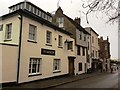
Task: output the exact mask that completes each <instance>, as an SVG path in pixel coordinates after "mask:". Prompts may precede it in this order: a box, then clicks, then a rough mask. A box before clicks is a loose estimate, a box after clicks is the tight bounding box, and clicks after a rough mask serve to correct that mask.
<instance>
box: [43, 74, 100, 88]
mask: <svg viewBox="0 0 120 90" xmlns="http://www.w3.org/2000/svg"><path fill="white" fill-rule="evenodd" d="M99 74H102V73H98V74H95V75H91V76H86V77H83V78H79V79H74V80H70V81H66V82H62V83H58V84H54V85H50V86H48V87H43V89H48V88H52V87H56V86H60V85H63V84H67V83H71V82H75V81H79V80H82V79H86V78H90V77H94V76H96V75H99Z"/></svg>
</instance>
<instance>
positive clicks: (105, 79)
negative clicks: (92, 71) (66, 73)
mask: <svg viewBox="0 0 120 90" xmlns="http://www.w3.org/2000/svg"><path fill="white" fill-rule="evenodd" d="M118 78H119V79H120V77H118V71H117V72H114V73H105V74H102V75H98V76H94V77H90V78H87V79H83V80H79V81H75V82H71V83H67V84H64V85H60V86H57V87H54V88H118V84H119V83H118Z"/></svg>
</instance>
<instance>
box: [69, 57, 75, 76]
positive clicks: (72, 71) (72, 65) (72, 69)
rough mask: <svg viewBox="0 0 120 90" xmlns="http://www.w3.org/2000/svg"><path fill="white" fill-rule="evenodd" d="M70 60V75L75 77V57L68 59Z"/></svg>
mask: <svg viewBox="0 0 120 90" xmlns="http://www.w3.org/2000/svg"><path fill="white" fill-rule="evenodd" d="M68 59H69V64H68V65H69V75H74V59H75V58H73V57H68Z"/></svg>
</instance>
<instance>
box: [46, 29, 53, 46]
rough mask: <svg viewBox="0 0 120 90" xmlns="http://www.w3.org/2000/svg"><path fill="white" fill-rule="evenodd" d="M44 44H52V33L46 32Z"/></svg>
mask: <svg viewBox="0 0 120 90" xmlns="http://www.w3.org/2000/svg"><path fill="white" fill-rule="evenodd" d="M46 43H47V44H51V43H52V32H50V31H47V34H46Z"/></svg>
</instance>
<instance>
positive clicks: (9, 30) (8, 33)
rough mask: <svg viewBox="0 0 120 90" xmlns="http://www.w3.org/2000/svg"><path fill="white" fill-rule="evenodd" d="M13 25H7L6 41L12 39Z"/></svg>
mask: <svg viewBox="0 0 120 90" xmlns="http://www.w3.org/2000/svg"><path fill="white" fill-rule="evenodd" d="M11 31H12V24H7V25H6V39H11Z"/></svg>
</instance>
